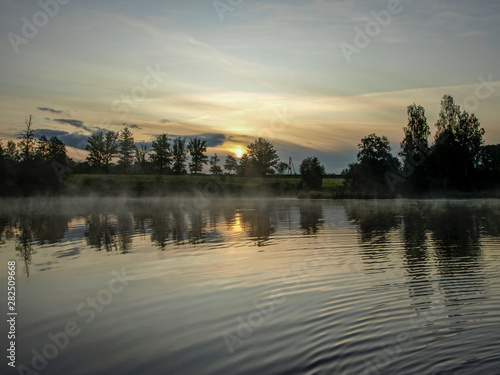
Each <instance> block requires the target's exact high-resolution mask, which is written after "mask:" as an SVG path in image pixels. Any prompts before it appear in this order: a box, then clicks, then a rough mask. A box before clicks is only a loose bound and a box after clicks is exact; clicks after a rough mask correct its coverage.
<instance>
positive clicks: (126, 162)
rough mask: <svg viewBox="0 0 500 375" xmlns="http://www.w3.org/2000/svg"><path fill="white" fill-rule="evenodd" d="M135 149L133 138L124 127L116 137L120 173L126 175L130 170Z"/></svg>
mask: <svg viewBox="0 0 500 375" xmlns="http://www.w3.org/2000/svg"><path fill="white" fill-rule="evenodd" d="M136 149H137V148H136V147H135V144H134V136H133V134H132V132H131V131H130V130H129V128H127V127H126V128H125V129H123V130H122V131H121V132H120V135H119V137H118V157H119V161H118V165H119V167H120V169H121V170H122V172H125V173H128V172H130V170H131V169H132V164H133V162H134V155H135V152H136Z"/></svg>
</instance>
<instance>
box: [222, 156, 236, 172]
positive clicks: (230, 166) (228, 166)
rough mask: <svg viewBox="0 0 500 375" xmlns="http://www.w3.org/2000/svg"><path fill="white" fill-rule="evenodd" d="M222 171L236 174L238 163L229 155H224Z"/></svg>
mask: <svg viewBox="0 0 500 375" xmlns="http://www.w3.org/2000/svg"><path fill="white" fill-rule="evenodd" d="M224 169H225V170H226V171H228V172H230V173H231V172H236V171H237V170H238V161H237V160H236V158H235V157H234V156H233V155H231V154H227V155H226V162H225V163H224Z"/></svg>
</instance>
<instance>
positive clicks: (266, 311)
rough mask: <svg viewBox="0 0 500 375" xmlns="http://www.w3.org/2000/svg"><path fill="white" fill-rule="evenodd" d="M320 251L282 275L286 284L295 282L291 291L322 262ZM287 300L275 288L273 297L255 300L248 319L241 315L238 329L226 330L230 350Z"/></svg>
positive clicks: (251, 333)
mask: <svg viewBox="0 0 500 375" xmlns="http://www.w3.org/2000/svg"><path fill="white" fill-rule="evenodd" d="M318 251H319V250H318V249H315V250H314V252H313V253H312V254H311V256H310V257H311V258H312V259H311V260H308V261H306V262H303V263H301V264H299V265H296V266H294V267H292V268H291V270H290V271H289V272H288V273H287V274H286V275H284V276H282V281H283V284H284V285H287V284H289V283H290V282H295V285H293V286H292V288H291V289H290V290H291V291H294V290H296V289H297V288H298V287H299V286H300V285H301V283H302V278H303V277H304V276H305V274H306V273H308V272H310V271H311V270H312V269H313V268H314V267H317V266H318V265H319V264H320V262H319V260H318ZM286 300H287V297H286V296H285V295H284V292H282V291H280V290H275V291H273V293H272V295H271V297H268V298H264V299H262V300H255V301H253V304H254V306H255V310H254V311H252V312H250V313H249V314H248V315H247V317H246V319H245V318H243V317H241V316H239V317H237V318H236V321H237V323H238V325H237V326H236V329H235V330H234V331H233V332H225V333H224V334H223V335H222V339H223V340H224V343H225V344H226V348H227V350H228V352H229V353H230V354H233V353H234V352H235V351H236V349H237V347H239V346H241V345H243V344H244V343H245V341H246V340H248V339H249V338H250V337H251V336H252V335H253V334H254V332H255V330H256V329H258V328H259V327H261V326H262V325H263V324H264V323H265V322H266V321H268V320H269V319H270V318H271V317H272V316H273V315H274V313H275V311H276V307H277V306H278V305H282V304H283V303H284V302H285V301H286Z"/></svg>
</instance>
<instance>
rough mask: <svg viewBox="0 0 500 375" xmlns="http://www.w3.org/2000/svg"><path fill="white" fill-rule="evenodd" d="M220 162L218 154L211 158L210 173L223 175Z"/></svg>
mask: <svg viewBox="0 0 500 375" xmlns="http://www.w3.org/2000/svg"><path fill="white" fill-rule="evenodd" d="M219 162H220V159H219V157H218V156H217V154H215V155H214V156H212V157H211V158H210V172H212V174H221V173H222V168H221V167H220V166H219Z"/></svg>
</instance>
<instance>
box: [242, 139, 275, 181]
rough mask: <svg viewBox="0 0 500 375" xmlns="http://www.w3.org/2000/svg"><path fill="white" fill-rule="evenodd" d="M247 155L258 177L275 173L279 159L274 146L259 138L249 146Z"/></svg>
mask: <svg viewBox="0 0 500 375" xmlns="http://www.w3.org/2000/svg"><path fill="white" fill-rule="evenodd" d="M247 154H248V158H249V159H250V162H251V163H252V165H253V167H254V168H255V172H256V174H257V175H260V176H265V175H267V174H271V173H274V170H273V169H272V168H276V166H277V165H278V163H279V160H280V159H279V157H278V154H277V153H276V149H275V148H274V145H273V144H272V143H271V142H269V141H268V140H266V139H264V138H262V137H261V138H258V139H256V140H255V141H253V142H252V143H250V144H249V145H248V146H247Z"/></svg>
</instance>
